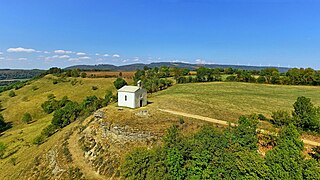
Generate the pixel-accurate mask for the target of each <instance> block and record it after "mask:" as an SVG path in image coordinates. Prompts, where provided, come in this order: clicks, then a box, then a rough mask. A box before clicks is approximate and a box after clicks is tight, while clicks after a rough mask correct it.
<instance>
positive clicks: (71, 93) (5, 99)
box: [0, 76, 115, 177]
mask: <svg viewBox="0 0 320 180" xmlns="http://www.w3.org/2000/svg"><path fill="white" fill-rule="evenodd" d="M52 78H56V77H53V76H46V77H45V78H43V79H40V80H36V81H34V82H32V83H31V84H30V85H27V86H25V87H23V88H21V89H19V90H15V93H16V94H17V96H15V97H12V98H10V97H9V96H8V91H7V92H3V93H1V94H0V100H1V101H2V104H3V106H4V108H5V110H3V111H2V112H1V113H2V114H3V116H4V118H5V120H6V121H10V122H12V123H13V128H11V129H9V130H7V131H6V132H5V133H3V135H2V136H0V142H3V143H5V144H6V145H7V146H8V149H7V154H8V153H10V152H14V151H16V150H18V151H17V152H16V153H15V154H13V155H12V156H10V157H8V158H6V159H4V160H0V164H1V166H0V177H8V175H12V174H17V173H19V171H20V170H22V169H23V167H24V166H26V165H27V164H28V163H29V162H30V161H32V160H33V158H34V157H35V156H36V155H37V154H39V153H41V152H42V151H43V150H45V149H48V148H49V147H52V145H54V144H55V143H57V142H55V141H54V137H52V138H50V141H49V142H48V143H45V144H44V145H41V146H40V148H38V147H37V146H34V145H32V144H31V142H32V140H33V139H34V137H35V136H37V135H39V134H40V133H41V130H42V129H43V128H44V127H46V126H47V125H48V124H50V122H51V118H52V115H47V114H45V113H44V112H43V111H42V109H41V104H42V103H43V102H44V101H45V100H46V99H47V95H48V94H51V93H52V94H54V95H55V96H56V97H57V99H61V98H62V97H63V96H68V97H69V99H71V100H74V101H78V102H81V101H82V100H83V99H84V98H85V97H86V96H89V95H96V96H98V97H103V96H104V94H105V92H106V90H108V89H110V90H113V91H115V89H114V86H113V83H112V82H113V81H114V80H115V79H113V78H107V79H105V78H97V79H90V78H85V79H83V78H77V80H78V81H79V82H78V83H77V84H76V85H74V86H72V85H71V83H70V82H61V83H58V84H55V85H54V84H53V83H52ZM72 79H74V78H69V80H72ZM80 82H81V83H80ZM34 86H36V87H38V88H39V89H37V90H35V91H34V90H32V88H33V87H34ZM92 86H97V87H98V89H97V90H95V91H93V90H92ZM25 112H29V113H31V115H32V117H33V119H34V120H35V122H33V123H32V124H24V123H22V122H21V118H22V116H23V114H24V113H25ZM57 134H59V133H57ZM30 145H31V146H30ZM7 154H6V155H7ZM16 157H18V158H17V162H18V164H17V165H16V166H13V165H12V164H11V162H10V159H11V158H16ZM2 168H5V169H8V168H12V170H13V171H7V170H3V169H2ZM15 170H17V171H15ZM18 170H19V171H18ZM13 172H14V173H13Z"/></svg>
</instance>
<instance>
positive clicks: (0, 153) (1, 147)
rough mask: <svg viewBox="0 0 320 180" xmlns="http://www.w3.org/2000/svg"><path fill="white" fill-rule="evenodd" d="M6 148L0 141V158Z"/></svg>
mask: <svg viewBox="0 0 320 180" xmlns="http://www.w3.org/2000/svg"><path fill="white" fill-rule="evenodd" d="M6 149H7V146H6V145H4V144H3V143H2V142H0V159H2V158H3V155H4V153H5V151H6Z"/></svg>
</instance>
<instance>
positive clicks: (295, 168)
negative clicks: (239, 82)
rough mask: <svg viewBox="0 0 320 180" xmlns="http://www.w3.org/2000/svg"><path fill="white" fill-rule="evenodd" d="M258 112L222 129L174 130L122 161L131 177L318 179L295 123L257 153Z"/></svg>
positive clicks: (124, 171) (315, 164)
mask: <svg viewBox="0 0 320 180" xmlns="http://www.w3.org/2000/svg"><path fill="white" fill-rule="evenodd" d="M257 123H258V120H257V117H256V116H252V117H241V118H240V120H239V125H238V126H237V127H229V128H227V129H225V130H223V131H218V130H216V129H214V128H213V127H210V126H204V127H203V128H202V129H201V130H200V131H199V132H197V133H196V134H194V135H192V136H182V135H181V133H180V132H179V129H178V127H177V126H173V127H171V128H170V129H169V130H168V133H167V135H166V136H165V137H164V139H163V141H164V142H163V146H161V147H155V148H152V149H144V148H139V149H136V150H134V151H132V152H131V153H129V154H128V155H127V156H126V158H125V162H124V163H123V164H122V166H121V173H122V174H121V175H122V176H123V177H124V178H127V179H317V178H318V177H320V168H319V167H320V166H319V163H318V162H316V161H315V160H306V159H304V157H303V155H302V149H303V143H302V141H301V140H299V133H298V131H297V130H296V128H295V126H293V125H288V126H287V127H285V128H284V129H283V130H282V131H281V133H280V136H279V137H278V138H277V143H276V146H275V147H274V148H273V149H272V150H270V151H269V152H268V153H267V155H266V157H265V158H264V157H263V156H261V155H260V154H259V153H258V152H257V144H258V137H257V134H256V128H257Z"/></svg>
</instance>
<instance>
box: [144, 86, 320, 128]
mask: <svg viewBox="0 0 320 180" xmlns="http://www.w3.org/2000/svg"><path fill="white" fill-rule="evenodd" d="M319 95H320V87H315V86H289V85H266V84H252V83H240V82H211V83H190V84H177V85H175V86H173V87H171V88H169V89H167V90H164V91H160V92H158V93H155V94H152V95H151V98H150V99H149V100H150V101H152V102H154V103H153V104H152V106H156V107H157V108H161V109H170V110H175V111H181V112H185V113H191V114H196V115H201V116H207V117H211V118H216V119H221V120H228V121H232V122H235V121H236V120H237V119H238V118H239V116H240V115H246V114H252V113H261V114H263V115H265V116H266V117H269V118H270V117H271V112H273V111H276V110H280V109H281V110H290V111H291V110H292V109H293V107H292V104H293V103H294V102H295V100H296V99H297V97H299V96H305V97H309V98H311V99H312V102H313V103H314V104H315V105H318V106H319V105H320V96H319Z"/></svg>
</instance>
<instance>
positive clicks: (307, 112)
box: [293, 96, 320, 132]
mask: <svg viewBox="0 0 320 180" xmlns="http://www.w3.org/2000/svg"><path fill="white" fill-rule="evenodd" d="M293 108H294V111H293V118H294V120H295V122H296V125H297V126H298V127H301V128H302V129H304V130H309V131H316V132H319V130H320V129H319V128H320V117H319V108H315V107H314V106H313V104H312V102H311V99H310V98H306V97H304V96H301V97H298V98H297V101H296V102H295V103H294V104H293Z"/></svg>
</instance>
